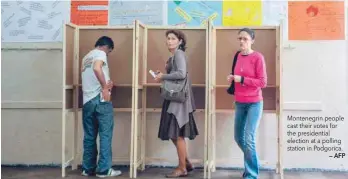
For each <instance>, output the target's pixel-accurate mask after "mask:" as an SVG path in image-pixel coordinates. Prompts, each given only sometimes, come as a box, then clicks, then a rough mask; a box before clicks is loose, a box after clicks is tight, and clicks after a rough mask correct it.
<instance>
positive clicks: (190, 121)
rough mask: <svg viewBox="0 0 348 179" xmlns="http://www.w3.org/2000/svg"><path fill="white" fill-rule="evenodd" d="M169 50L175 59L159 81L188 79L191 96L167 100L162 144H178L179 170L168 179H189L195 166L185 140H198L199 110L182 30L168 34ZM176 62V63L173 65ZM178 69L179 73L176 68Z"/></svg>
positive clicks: (159, 73) (162, 121) (161, 124)
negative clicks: (196, 119) (163, 141)
mask: <svg viewBox="0 0 348 179" xmlns="http://www.w3.org/2000/svg"><path fill="white" fill-rule="evenodd" d="M166 37H167V47H168V50H169V52H170V53H171V57H170V58H169V59H168V60H167V62H166V67H165V68H166V71H167V74H162V73H161V72H160V71H157V76H156V78H155V79H156V81H158V82H159V81H162V80H178V79H185V77H186V75H187V82H188V88H189V95H188V98H187V100H186V101H185V102H184V103H179V102H174V101H168V100H164V102H163V105H162V114H161V122H160V126H159V132H158V137H159V138H160V139H162V140H169V139H171V140H172V142H173V143H174V145H175V147H176V149H177V154H178V158H179V166H178V167H177V168H176V169H175V170H174V171H173V172H172V173H170V174H168V175H166V177H167V178H175V177H180V176H186V175H187V172H190V171H192V170H193V166H192V164H191V163H190V161H189V160H188V157H187V151H186V142H185V138H189V139H190V140H193V139H195V137H196V136H197V135H198V129H197V126H196V123H195V120H194V117H193V113H194V112H195V110H196V106H195V101H194V98H193V93H192V84H191V80H190V76H189V74H188V72H187V70H188V67H187V64H188V62H187V57H186V55H185V50H186V38H185V35H184V33H183V32H181V31H179V30H168V31H167V32H166ZM173 59H174V61H173ZM173 65H176V67H177V70H175V69H174V68H173Z"/></svg>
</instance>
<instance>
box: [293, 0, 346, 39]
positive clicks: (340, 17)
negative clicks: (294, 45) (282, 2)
mask: <svg viewBox="0 0 348 179" xmlns="http://www.w3.org/2000/svg"><path fill="white" fill-rule="evenodd" d="M288 8H289V15H288V16H289V19H288V21H289V40H343V39H344V38H345V37H344V36H345V27H344V26H345V25H344V1H309V2H302V1H292V2H289V4H288Z"/></svg>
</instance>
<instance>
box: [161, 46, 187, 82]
mask: <svg viewBox="0 0 348 179" xmlns="http://www.w3.org/2000/svg"><path fill="white" fill-rule="evenodd" d="M174 63H175V64H173V65H176V66H177V68H178V70H177V71H174V72H172V73H170V74H163V76H162V79H163V80H179V79H184V78H185V77H186V71H187V70H186V69H187V67H186V57H185V53H184V52H183V51H181V50H179V51H177V52H176V53H175V56H174ZM172 68H174V67H172Z"/></svg>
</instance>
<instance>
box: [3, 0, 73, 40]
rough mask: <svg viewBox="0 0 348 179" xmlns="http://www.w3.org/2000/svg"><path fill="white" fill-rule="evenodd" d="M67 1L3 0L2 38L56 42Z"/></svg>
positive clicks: (59, 34)
mask: <svg viewBox="0 0 348 179" xmlns="http://www.w3.org/2000/svg"><path fill="white" fill-rule="evenodd" d="M69 7H70V2H69V1H59V0H52V1H2V2H1V23H2V29H1V37H2V42H57V41H58V42H59V41H62V39H63V30H62V26H63V24H64V23H66V22H69Z"/></svg>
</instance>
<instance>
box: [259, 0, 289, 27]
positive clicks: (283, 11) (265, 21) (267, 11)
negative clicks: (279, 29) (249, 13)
mask: <svg viewBox="0 0 348 179" xmlns="http://www.w3.org/2000/svg"><path fill="white" fill-rule="evenodd" d="M287 12H288V2H287V1H274V0H263V1H262V25H266V26H275V25H279V24H280V21H281V20H286V19H287Z"/></svg>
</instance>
